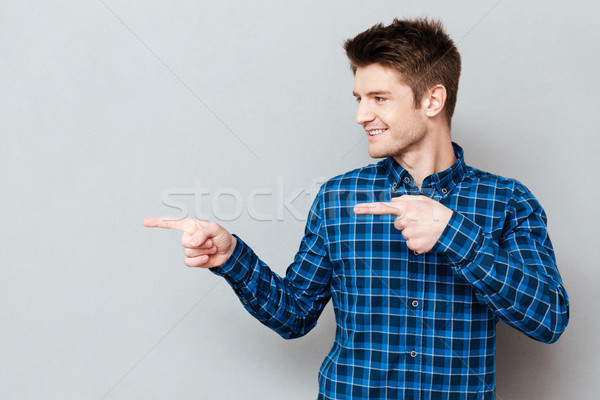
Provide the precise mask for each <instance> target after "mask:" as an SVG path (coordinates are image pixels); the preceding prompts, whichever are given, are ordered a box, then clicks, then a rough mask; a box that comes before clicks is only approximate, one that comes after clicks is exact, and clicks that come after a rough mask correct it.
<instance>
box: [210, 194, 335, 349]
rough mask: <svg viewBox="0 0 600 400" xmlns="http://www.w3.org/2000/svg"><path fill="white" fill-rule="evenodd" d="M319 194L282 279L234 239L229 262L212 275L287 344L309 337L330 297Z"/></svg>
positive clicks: (329, 269)
mask: <svg viewBox="0 0 600 400" xmlns="http://www.w3.org/2000/svg"><path fill="white" fill-rule="evenodd" d="M320 194H321V192H320V193H319V195H318V196H317V198H316V200H315V201H314V203H313V205H312V207H311V210H310V211H309V215H308V219H307V223H306V227H305V231H304V237H303V239H302V242H301V243H300V248H299V250H298V252H297V253H296V255H295V257H294V261H293V262H292V264H291V265H290V266H289V267H288V268H287V271H286V275H285V277H280V276H279V275H277V274H275V273H274V272H273V271H272V270H271V269H270V268H269V267H268V266H267V265H266V264H265V263H264V262H263V261H262V260H260V259H259V258H258V256H257V255H256V254H255V253H254V251H253V250H252V249H251V248H250V246H248V245H247V244H246V243H244V242H243V241H242V240H241V239H240V238H239V237H237V236H236V239H237V244H236V247H235V249H234V251H233V253H232V255H231V256H230V257H229V259H228V260H227V262H226V263H225V264H223V265H221V266H219V267H216V268H212V269H211V271H212V272H214V273H215V274H217V275H221V276H223V277H224V278H225V279H226V280H227V282H228V283H229V284H230V286H231V287H232V288H233V290H234V291H235V293H236V294H237V295H238V297H239V299H240V301H241V302H242V304H243V306H244V308H246V310H247V311H248V312H249V313H250V314H252V315H253V316H254V317H255V318H256V319H258V320H259V321H260V322H261V323H263V324H264V325H266V326H268V327H269V328H271V329H273V330H274V331H275V332H277V333H278V334H280V335H281V336H282V337H284V338H286V339H291V338H296V337H300V336H303V335H305V334H306V333H308V332H309V331H310V330H311V329H312V328H313V327H314V326H315V325H316V323H317V319H318V318H319V316H320V315H321V312H322V311H323V308H324V307H325V305H326V304H327V302H328V301H329V299H330V297H331V292H330V280H331V265H330V262H329V257H328V251H327V248H326V241H325V234H324V227H323V213H322V210H321V200H320V199H321V196H320Z"/></svg>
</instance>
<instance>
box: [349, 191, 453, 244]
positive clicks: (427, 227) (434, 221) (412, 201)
mask: <svg viewBox="0 0 600 400" xmlns="http://www.w3.org/2000/svg"><path fill="white" fill-rule="evenodd" d="M354 212H355V213H356V214H374V215H383V214H390V215H397V217H396V219H395V220H394V227H395V228H396V229H398V230H401V231H402V236H404V239H406V245H407V246H408V248H409V249H411V250H413V251H416V252H417V253H427V252H428V251H429V250H431V249H432V248H433V246H434V245H435V244H436V242H437V241H438V239H439V238H440V236H441V235H442V232H444V229H445V228H446V225H448V221H450V217H452V210H450V209H449V208H448V207H446V206H444V205H443V204H441V203H439V202H437V201H435V200H433V199H430V198H429V197H426V196H411V195H404V196H400V197H395V198H393V199H392V201H391V202H389V203H385V202H377V203H360V204H357V205H355V206H354Z"/></svg>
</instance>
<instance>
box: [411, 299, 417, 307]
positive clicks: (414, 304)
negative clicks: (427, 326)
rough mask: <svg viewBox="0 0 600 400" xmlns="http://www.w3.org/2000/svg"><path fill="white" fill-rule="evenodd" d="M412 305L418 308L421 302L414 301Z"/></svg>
mask: <svg viewBox="0 0 600 400" xmlns="http://www.w3.org/2000/svg"><path fill="white" fill-rule="evenodd" d="M411 304H412V306H413V307H414V308H417V307H418V306H419V302H418V301H417V300H413V301H412V303H411Z"/></svg>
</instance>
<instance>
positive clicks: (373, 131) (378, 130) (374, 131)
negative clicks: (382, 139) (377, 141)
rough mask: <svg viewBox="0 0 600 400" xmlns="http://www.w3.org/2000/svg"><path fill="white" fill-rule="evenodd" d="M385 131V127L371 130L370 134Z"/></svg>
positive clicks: (373, 134)
mask: <svg viewBox="0 0 600 400" xmlns="http://www.w3.org/2000/svg"><path fill="white" fill-rule="evenodd" d="M383 131H385V129H375V130H372V131H369V135H371V136H375V135H379V134H380V133H381V132H383Z"/></svg>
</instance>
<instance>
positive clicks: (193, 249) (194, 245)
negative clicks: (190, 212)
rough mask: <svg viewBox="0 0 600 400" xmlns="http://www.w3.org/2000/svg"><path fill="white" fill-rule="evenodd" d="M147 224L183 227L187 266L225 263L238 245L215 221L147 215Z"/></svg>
mask: <svg viewBox="0 0 600 400" xmlns="http://www.w3.org/2000/svg"><path fill="white" fill-rule="evenodd" d="M144 226H147V227H150V228H164V229H178V230H180V231H183V235H182V236H181V245H182V246H183V253H184V254H185V258H184V260H183V262H184V263H185V265H187V266H188V267H201V268H212V267H218V266H220V265H223V264H225V262H226V261H227V259H228V258H229V256H231V254H232V253H233V249H235V245H236V239H235V237H234V236H233V235H232V234H231V233H229V232H228V231H227V230H226V229H225V228H223V227H222V226H221V225H219V224H215V223H214V222H206V221H201V220H198V219H192V218H184V219H175V218H169V217H150V218H146V219H144Z"/></svg>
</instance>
